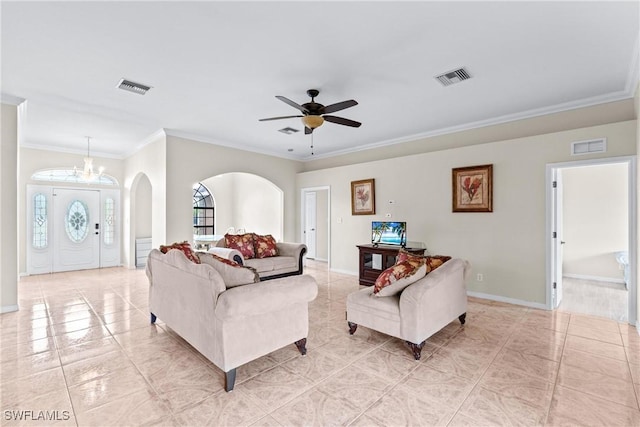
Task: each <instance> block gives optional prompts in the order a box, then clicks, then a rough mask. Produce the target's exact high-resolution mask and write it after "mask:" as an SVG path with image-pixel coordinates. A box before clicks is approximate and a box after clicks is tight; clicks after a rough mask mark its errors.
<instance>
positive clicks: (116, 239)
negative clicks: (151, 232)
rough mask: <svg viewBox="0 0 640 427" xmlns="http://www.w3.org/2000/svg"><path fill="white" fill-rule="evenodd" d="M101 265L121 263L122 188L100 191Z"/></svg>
mask: <svg viewBox="0 0 640 427" xmlns="http://www.w3.org/2000/svg"><path fill="white" fill-rule="evenodd" d="M100 218H101V220H102V221H101V225H100V267H116V266H119V265H120V190H101V191H100Z"/></svg>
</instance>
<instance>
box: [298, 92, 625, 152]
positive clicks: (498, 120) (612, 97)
mask: <svg viewBox="0 0 640 427" xmlns="http://www.w3.org/2000/svg"><path fill="white" fill-rule="evenodd" d="M633 96H634V93H633V91H631V93H629V92H628V91H626V90H625V91H618V92H613V93H610V94H607V95H600V96H594V97H591V98H585V99H582V100H578V101H571V102H565V103H562V104H556V105H552V106H550V107H543V108H535V109H532V110H527V111H523V112H520V113H513V114H505V115H504V116H498V117H494V118H490V119H486V120H479V121H476V122H470V123H465V124H461V125H456V126H451V127H446V128H440V129H435V130H432V131H428V132H422V133H417V134H413V135H407V136H403V137H400V138H394V139H388V140H385V141H379V142H374V143H371V144H363V145H360V146H358V147H352V148H346V149H344V150H338V151H332V152H330V153H326V154H316V155H313V156H306V157H303V158H302V159H301V161H303V162H310V161H312V160H318V159H324V158H331V157H335V156H340V155H343V154H350V153H356V152H358V151H365V150H370V149H373V148H380V147H386V146H389V145H395V144H401V143H403V142H412V141H416V140H420V139H424V138H431V137H434V136H440V135H448V134H452V133H456V132H462V131H466V130H473V129H479V128H483V127H487V126H495V125H499V124H504V123H509V122H514V121H517V120H525V119H531V118H534V117H539V116H546V115H549V114H556V113H561V112H564V111H571V110H576V109H579V108H586V107H593V106H595V105H600V104H607V103H610V102H616V101H623V100H625V99H630V98H633Z"/></svg>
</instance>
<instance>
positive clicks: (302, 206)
mask: <svg viewBox="0 0 640 427" xmlns="http://www.w3.org/2000/svg"><path fill="white" fill-rule="evenodd" d="M325 190H326V191H327V265H328V267H329V268H331V187H330V186H328V185H322V186H318V187H306V188H301V189H300V239H301V240H304V237H303V236H304V230H305V213H306V200H307V199H306V193H309V192H317V191H325ZM316 225H317V220H316ZM316 229H317V227H316ZM317 240H318V234H317V233H316V242H317ZM316 246H317V245H316Z"/></svg>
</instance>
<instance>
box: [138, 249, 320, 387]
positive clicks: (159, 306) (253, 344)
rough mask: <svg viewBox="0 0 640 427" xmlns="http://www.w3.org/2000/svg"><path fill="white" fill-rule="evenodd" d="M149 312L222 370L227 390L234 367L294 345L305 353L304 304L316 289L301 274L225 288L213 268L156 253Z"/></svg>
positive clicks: (151, 261)
mask: <svg viewBox="0 0 640 427" xmlns="http://www.w3.org/2000/svg"><path fill="white" fill-rule="evenodd" d="M146 268H147V276H148V278H149V311H150V312H151V322H152V323H154V322H155V321H156V318H159V319H160V320H162V321H163V322H164V323H165V324H166V325H167V326H168V327H170V328H171V329H173V330H174V331H175V332H176V333H177V334H179V335H180V336H181V337H182V338H184V339H185V340H186V341H187V342H188V343H189V344H191V345H192V346H193V347H194V348H195V349H196V350H198V351H199V352H200V353H202V354H203V355H204V356H205V357H206V358H207V359H209V360H210V361H211V362H213V364H214V365H216V366H217V367H219V368H220V369H222V370H223V371H224V372H225V375H226V378H225V380H226V381H225V389H226V390H227V391H231V390H232V389H233V386H234V383H235V372H236V368H237V367H238V366H240V365H243V364H245V363H247V362H249V361H251V360H254V359H257V358H259V357H261V356H264V355H266V354H268V353H271V352H272V351H275V350H277V349H279V348H282V347H284V346H286V345H289V344H292V343H295V344H296V345H297V347H298V349H299V350H300V353H302V354H303V355H304V354H306V347H305V345H306V337H307V334H308V331H309V314H308V303H309V302H310V301H312V300H313V299H314V298H315V297H316V295H317V293H318V287H317V284H316V282H315V280H314V279H313V278H312V277H311V276H307V275H301V276H295V277H287V278H283V279H277V280H272V281H270V282H268V283H262V282H258V283H251V284H246V285H241V286H234V287H227V286H226V285H225V282H224V280H223V278H222V276H221V275H220V273H218V271H216V269H215V268H213V267H212V266H211V265H208V264H204V263H203V264H195V263H194V262H192V261H190V260H189V259H188V258H187V257H186V256H185V255H184V254H183V253H182V252H181V251H180V250H175V249H174V250H169V251H168V252H167V253H166V254H163V253H161V252H160V251H159V250H157V249H153V250H152V251H151V252H150V253H149V258H148V260H147V267H146Z"/></svg>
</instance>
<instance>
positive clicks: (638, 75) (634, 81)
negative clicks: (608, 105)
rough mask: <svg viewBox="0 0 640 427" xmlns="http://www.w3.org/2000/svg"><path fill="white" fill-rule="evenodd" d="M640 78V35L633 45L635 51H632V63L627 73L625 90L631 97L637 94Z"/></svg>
mask: <svg viewBox="0 0 640 427" xmlns="http://www.w3.org/2000/svg"><path fill="white" fill-rule="evenodd" d="M639 80H640V35H638V36H637V37H636V42H635V43H634V45H633V52H632V53H631V63H630V64H629V72H628V74H627V84H626V85H625V87H624V91H625V92H627V93H629V94H630V97H633V96H634V95H635V91H636V88H637V87H638V81H639Z"/></svg>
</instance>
